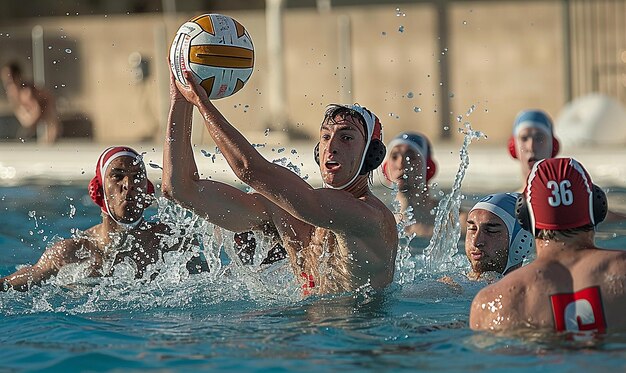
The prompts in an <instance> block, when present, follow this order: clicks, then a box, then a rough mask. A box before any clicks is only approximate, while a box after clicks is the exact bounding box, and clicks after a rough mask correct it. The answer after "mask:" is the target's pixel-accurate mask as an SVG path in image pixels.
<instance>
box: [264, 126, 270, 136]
mask: <svg viewBox="0 0 626 373" xmlns="http://www.w3.org/2000/svg"><path fill="white" fill-rule="evenodd" d="M269 134H270V129H269V128H266V129H265V133H264V135H265V136H268V135H269Z"/></svg>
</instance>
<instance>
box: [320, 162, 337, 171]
mask: <svg viewBox="0 0 626 373" xmlns="http://www.w3.org/2000/svg"><path fill="white" fill-rule="evenodd" d="M324 166H325V167H326V169H327V170H328V171H330V172H335V171H337V170H338V169H339V168H341V164H339V162H337V161H326V163H324Z"/></svg>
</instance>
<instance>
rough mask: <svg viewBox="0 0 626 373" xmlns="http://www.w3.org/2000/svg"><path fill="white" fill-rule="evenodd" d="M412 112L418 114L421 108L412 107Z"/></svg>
mask: <svg viewBox="0 0 626 373" xmlns="http://www.w3.org/2000/svg"><path fill="white" fill-rule="evenodd" d="M413 111H414V112H416V113H419V112H420V111H422V108H421V107H417V106H414V107H413Z"/></svg>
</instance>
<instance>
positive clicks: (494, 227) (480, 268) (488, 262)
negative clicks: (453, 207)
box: [465, 209, 509, 274]
mask: <svg viewBox="0 0 626 373" xmlns="http://www.w3.org/2000/svg"><path fill="white" fill-rule="evenodd" d="M508 252H509V233H508V230H507V228H506V225H505V224H504V222H503V221H502V219H500V218H499V217H498V216H497V215H496V214H494V213H492V212H490V211H487V210H483V209H476V210H473V211H472V212H470V213H469V215H468V217H467V234H466V236H465V254H466V255H467V259H469V262H470V265H471V267H472V271H473V272H474V273H475V274H481V273H484V272H488V271H495V272H498V273H502V272H504V269H505V268H506V263H507V260H508Z"/></svg>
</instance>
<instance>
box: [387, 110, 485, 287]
mask: <svg viewBox="0 0 626 373" xmlns="http://www.w3.org/2000/svg"><path fill="white" fill-rule="evenodd" d="M474 109H475V106H474V105H472V107H471V108H470V110H469V111H468V115H469V114H471V112H472V111H474ZM460 117H461V118H462V116H460ZM457 120H458V117H457ZM463 126H464V127H462V128H459V132H460V133H462V134H463V135H464V136H465V138H464V141H463V145H462V146H461V149H460V151H459V155H460V163H459V168H458V171H457V173H456V176H455V179H454V184H453V186H452V189H451V191H450V193H448V194H445V193H443V192H441V194H442V197H443V198H442V199H441V201H439V205H438V206H437V208H436V209H435V212H436V216H435V224H434V227H433V235H432V238H431V239H430V242H429V244H428V247H426V248H425V249H424V251H423V254H421V255H412V254H411V250H410V247H409V243H410V241H411V240H412V239H413V238H415V235H412V236H408V237H407V236H406V235H405V234H404V225H402V226H401V225H398V231H399V232H400V233H399V234H400V236H399V237H400V238H401V242H404V243H403V244H401V245H400V246H399V248H398V255H397V259H396V282H397V283H399V284H401V285H402V284H407V283H411V282H414V281H415V279H416V278H417V276H419V275H421V274H423V273H424V272H425V274H426V275H427V276H428V275H430V274H432V273H435V272H446V271H455V270H457V269H458V268H459V266H460V263H459V262H462V260H460V259H459V258H458V257H454V256H455V254H457V252H458V250H457V244H458V242H459V239H460V237H461V224H460V219H459V216H460V208H461V201H462V200H463V195H462V194H461V184H462V182H463V179H464V178H465V172H466V171H467V167H468V166H469V153H468V148H469V145H470V144H471V142H472V141H473V140H476V139H481V138H486V135H485V134H483V133H482V132H480V131H475V130H473V129H472V126H471V124H470V122H465V123H464V124H463ZM398 207H399V206H394V208H395V209H396V210H395V211H398Z"/></svg>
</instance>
